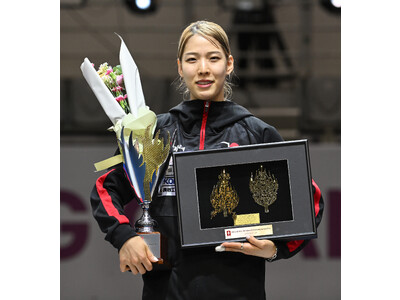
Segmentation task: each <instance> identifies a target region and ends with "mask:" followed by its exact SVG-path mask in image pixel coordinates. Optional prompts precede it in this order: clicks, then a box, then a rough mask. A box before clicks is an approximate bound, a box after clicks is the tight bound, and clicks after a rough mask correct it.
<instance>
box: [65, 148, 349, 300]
mask: <svg viewBox="0 0 400 300" xmlns="http://www.w3.org/2000/svg"><path fill="white" fill-rule="evenodd" d="M60 150H61V166H60V167H61V178H60V179H61V184H60V186H61V195H62V196H61V206H60V207H61V212H60V213H61V218H60V219H61V245H60V246H61V262H60V264H61V268H60V269H61V271H60V272H61V274H60V275H61V282H60V288H61V293H60V295H61V299H62V300H69V299H71V300H73V299H74V300H75V299H82V300H86V299H87V300H106V299H107V300H109V299H113V300H118V299H124V300H125V299H130V300H136V299H141V287H142V282H141V277H140V275H139V276H134V275H132V274H131V273H121V272H120V271H119V261H118V255H117V251H116V249H114V248H113V247H112V246H111V245H110V244H109V243H108V242H106V241H105V240H104V234H103V233H102V232H101V231H100V229H99V228H98V226H97V223H96V222H95V220H94V218H93V217H92V214H91V209H90V201H89V195H90V191H91V189H92V187H93V184H94V182H95V180H96V179H97V177H98V176H100V175H101V174H102V173H95V172H94V167H93V163H95V162H98V161H100V160H103V159H105V158H108V157H110V156H111V155H112V154H113V153H114V151H115V146H98V145H93V146H88V145H85V146H78V145H76V146H61V149H60ZM310 156H311V169H312V176H313V178H314V180H315V181H316V182H317V183H318V185H319V187H320V188H321V191H322V194H323V197H324V200H325V212H324V217H323V220H322V223H321V225H320V227H319V229H318V235H319V237H318V239H317V240H314V241H312V243H310V245H309V246H307V248H306V249H304V251H303V252H302V253H300V254H298V255H297V256H295V257H294V258H292V259H289V260H280V261H278V262H275V263H272V264H267V280H266V289H267V298H268V299H269V300H275V299H285V300H290V299H296V300H301V299H307V300H310V299H324V300H328V299H340V162H341V159H340V146H339V145H336V144H315V145H314V144H311V145H310Z"/></svg>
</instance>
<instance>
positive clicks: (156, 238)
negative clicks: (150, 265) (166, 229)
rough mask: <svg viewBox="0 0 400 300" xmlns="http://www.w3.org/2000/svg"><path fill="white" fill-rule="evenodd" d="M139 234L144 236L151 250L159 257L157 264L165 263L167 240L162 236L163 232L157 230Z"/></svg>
mask: <svg viewBox="0 0 400 300" xmlns="http://www.w3.org/2000/svg"><path fill="white" fill-rule="evenodd" d="M137 234H138V235H139V236H140V237H142V238H143V240H144V241H145V242H146V244H147V245H148V246H149V248H150V251H151V252H152V253H153V254H154V256H155V257H157V258H158V262H155V264H159V265H160V264H164V263H165V258H166V257H167V256H166V242H165V240H164V239H163V237H162V236H161V233H159V232H157V231H153V232H137Z"/></svg>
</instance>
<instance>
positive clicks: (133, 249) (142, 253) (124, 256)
mask: <svg viewBox="0 0 400 300" xmlns="http://www.w3.org/2000/svg"><path fill="white" fill-rule="evenodd" d="M157 261H158V259H157V257H155V256H154V255H153V253H151V251H150V249H149V246H147V244H146V242H145V241H144V240H143V239H142V238H141V237H140V236H135V237H133V238H130V239H129V240H127V241H126V242H125V244H123V245H122V247H121V250H120V251H119V267H120V269H121V272H126V271H129V270H131V271H132V273H133V274H135V275H136V274H138V273H140V274H144V273H146V272H147V271H151V270H153V265H152V264H151V263H152V262H157Z"/></svg>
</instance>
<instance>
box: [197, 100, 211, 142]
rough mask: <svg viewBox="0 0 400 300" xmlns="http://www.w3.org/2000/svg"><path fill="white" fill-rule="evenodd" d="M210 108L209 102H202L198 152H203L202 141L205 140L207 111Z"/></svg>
mask: <svg viewBox="0 0 400 300" xmlns="http://www.w3.org/2000/svg"><path fill="white" fill-rule="evenodd" d="M209 107H210V102H209V101H205V102H204V110H203V119H202V121H201V129H200V145H199V150H204V140H205V139H206V124H207V118H208V109H209Z"/></svg>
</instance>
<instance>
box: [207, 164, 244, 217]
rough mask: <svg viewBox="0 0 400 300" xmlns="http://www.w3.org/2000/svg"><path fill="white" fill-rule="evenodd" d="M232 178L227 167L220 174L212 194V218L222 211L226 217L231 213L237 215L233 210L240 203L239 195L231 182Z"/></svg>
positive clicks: (233, 215)
mask: <svg viewBox="0 0 400 300" xmlns="http://www.w3.org/2000/svg"><path fill="white" fill-rule="evenodd" d="M230 179H231V176H230V175H229V173H227V172H226V171H225V169H223V170H222V172H221V174H220V175H218V182H217V184H216V185H214V187H213V190H212V192H211V195H210V202H211V206H212V207H213V208H214V210H213V211H212V212H211V219H212V218H214V217H215V216H216V215H217V214H218V213H221V212H222V213H223V214H224V217H227V216H228V214H230V215H232V217H233V218H234V217H235V215H236V213H235V212H234V211H233V210H234V209H235V208H236V206H238V204H239V196H238V194H237V192H236V190H235V188H234V187H233V186H232V184H231V183H230V182H229V180H230Z"/></svg>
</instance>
